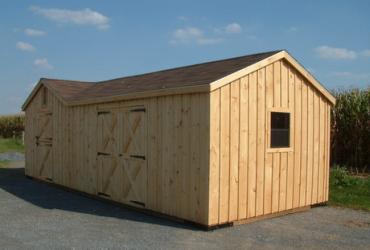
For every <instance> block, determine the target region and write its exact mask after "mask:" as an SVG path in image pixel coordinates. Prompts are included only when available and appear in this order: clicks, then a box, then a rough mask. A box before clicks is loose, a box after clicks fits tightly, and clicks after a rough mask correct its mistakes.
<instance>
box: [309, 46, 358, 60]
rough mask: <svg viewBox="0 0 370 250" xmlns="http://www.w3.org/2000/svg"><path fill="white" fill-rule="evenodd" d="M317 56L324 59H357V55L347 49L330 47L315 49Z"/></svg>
mask: <svg viewBox="0 0 370 250" xmlns="http://www.w3.org/2000/svg"><path fill="white" fill-rule="evenodd" d="M315 52H316V53H317V55H318V56H319V57H321V58H324V59H343V60H351V59H356V58H357V53H356V52H355V51H353V50H348V49H345V48H334V47H329V46H319V47H317V48H315Z"/></svg>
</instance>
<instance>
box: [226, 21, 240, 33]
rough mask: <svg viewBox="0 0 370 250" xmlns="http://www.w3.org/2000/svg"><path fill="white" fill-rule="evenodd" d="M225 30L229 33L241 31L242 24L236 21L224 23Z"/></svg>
mask: <svg viewBox="0 0 370 250" xmlns="http://www.w3.org/2000/svg"><path fill="white" fill-rule="evenodd" d="M225 32H226V33H230V34H235V33H240V32H242V26H240V24H238V23H230V24H228V25H226V27H225Z"/></svg>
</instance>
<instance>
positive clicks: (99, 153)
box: [98, 152, 110, 156]
mask: <svg viewBox="0 0 370 250" xmlns="http://www.w3.org/2000/svg"><path fill="white" fill-rule="evenodd" d="M98 155H106V156H107V155H110V154H108V153H103V152H98Z"/></svg>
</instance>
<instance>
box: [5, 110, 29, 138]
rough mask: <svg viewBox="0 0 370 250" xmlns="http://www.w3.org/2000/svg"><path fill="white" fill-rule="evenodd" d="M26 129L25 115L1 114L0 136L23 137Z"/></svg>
mask: <svg viewBox="0 0 370 250" xmlns="http://www.w3.org/2000/svg"><path fill="white" fill-rule="evenodd" d="M22 131H24V115H9V116H0V137H2V138H11V137H21V136H22Z"/></svg>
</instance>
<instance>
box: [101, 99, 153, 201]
mask: <svg viewBox="0 0 370 250" xmlns="http://www.w3.org/2000/svg"><path fill="white" fill-rule="evenodd" d="M145 111H146V110H145V108H144V107H141V106H139V107H129V108H117V109H108V110H100V111H98V113H97V115H98V134H97V141H98V150H97V161H98V194H99V195H101V196H103V197H108V198H110V199H112V200H115V201H120V202H123V203H126V204H130V205H133V206H140V207H145V202H146V188H147V159H146V112H145Z"/></svg>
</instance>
